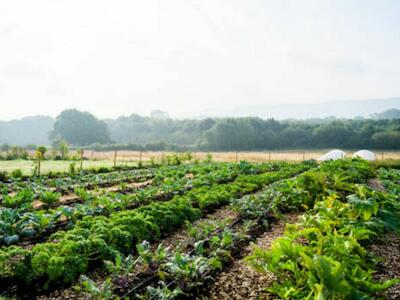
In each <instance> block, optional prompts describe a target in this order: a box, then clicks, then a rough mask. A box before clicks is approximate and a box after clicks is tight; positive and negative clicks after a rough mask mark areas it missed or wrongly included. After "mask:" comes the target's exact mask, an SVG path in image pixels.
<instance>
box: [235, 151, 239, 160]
mask: <svg viewBox="0 0 400 300" xmlns="http://www.w3.org/2000/svg"><path fill="white" fill-rule="evenodd" d="M238 160H239V154H238V152H237V151H236V162H238Z"/></svg>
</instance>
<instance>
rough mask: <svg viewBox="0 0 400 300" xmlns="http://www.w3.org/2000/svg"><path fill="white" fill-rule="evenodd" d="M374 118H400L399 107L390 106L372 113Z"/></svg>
mask: <svg viewBox="0 0 400 300" xmlns="http://www.w3.org/2000/svg"><path fill="white" fill-rule="evenodd" d="M372 117H373V118H374V119H379V120H382V119H400V109H396V108H392V109H388V110H385V111H383V112H381V113H377V114H373V115H372Z"/></svg>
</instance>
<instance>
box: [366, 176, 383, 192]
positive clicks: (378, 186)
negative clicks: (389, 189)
mask: <svg viewBox="0 0 400 300" xmlns="http://www.w3.org/2000/svg"><path fill="white" fill-rule="evenodd" d="M368 185H369V186H370V187H371V188H373V189H374V190H377V191H380V192H386V188H385V186H384V185H383V183H382V181H380V180H379V179H378V178H372V179H370V180H369V181H368Z"/></svg>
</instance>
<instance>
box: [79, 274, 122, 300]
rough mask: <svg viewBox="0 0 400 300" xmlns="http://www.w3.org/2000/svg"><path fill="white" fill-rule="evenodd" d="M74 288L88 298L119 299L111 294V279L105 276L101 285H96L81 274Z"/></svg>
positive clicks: (97, 299) (101, 299) (98, 299)
mask: <svg viewBox="0 0 400 300" xmlns="http://www.w3.org/2000/svg"><path fill="white" fill-rule="evenodd" d="M75 290H76V291H78V292H80V293H82V294H83V295H84V296H85V297H87V298H88V299H93V300H108V299H119V297H117V296H116V295H114V294H113V289H112V283H111V279H110V278H107V279H106V280H105V281H104V282H103V283H102V284H101V285H97V284H96V283H95V282H94V281H93V280H92V279H90V278H89V277H87V276H85V275H81V277H80V280H79V285H76V286H75Z"/></svg>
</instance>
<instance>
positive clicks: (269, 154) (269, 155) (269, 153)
mask: <svg viewBox="0 0 400 300" xmlns="http://www.w3.org/2000/svg"><path fill="white" fill-rule="evenodd" d="M268 161H271V152H268Z"/></svg>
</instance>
